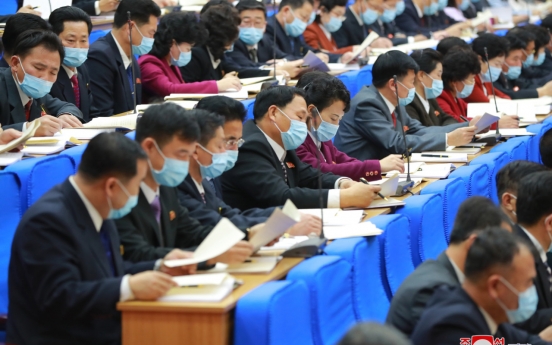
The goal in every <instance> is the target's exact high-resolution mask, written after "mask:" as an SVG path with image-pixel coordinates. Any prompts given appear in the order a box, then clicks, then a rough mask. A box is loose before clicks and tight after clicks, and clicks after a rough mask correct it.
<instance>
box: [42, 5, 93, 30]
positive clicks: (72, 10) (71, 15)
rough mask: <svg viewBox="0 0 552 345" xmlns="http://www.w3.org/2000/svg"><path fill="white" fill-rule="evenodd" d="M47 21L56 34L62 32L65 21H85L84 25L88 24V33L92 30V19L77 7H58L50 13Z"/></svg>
mask: <svg viewBox="0 0 552 345" xmlns="http://www.w3.org/2000/svg"><path fill="white" fill-rule="evenodd" d="M48 22H49V23H50V25H51V26H52V31H53V32H54V33H55V34H56V35H59V34H60V33H62V32H63V30H64V23H65V22H85V23H86V26H88V35H90V33H91V32H92V21H91V20H90V16H89V15H88V14H87V13H86V12H84V11H83V10H81V9H80V8H78V7H73V6H63V7H60V8H58V9H56V10H54V11H53V12H52V13H50V17H49V18H48Z"/></svg>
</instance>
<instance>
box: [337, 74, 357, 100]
mask: <svg viewBox="0 0 552 345" xmlns="http://www.w3.org/2000/svg"><path fill="white" fill-rule="evenodd" d="M358 73H359V72H358V71H349V72H345V73H342V74H340V75H338V76H337V78H338V79H339V80H341V81H342V82H343V84H345V87H346V88H347V90H349V92H350V93H351V98H352V97H354V96H355V95H356V94H357V92H358V87H357V77H358Z"/></svg>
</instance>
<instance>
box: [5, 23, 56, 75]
mask: <svg viewBox="0 0 552 345" xmlns="http://www.w3.org/2000/svg"><path fill="white" fill-rule="evenodd" d="M0 23H1V21H0ZM27 30H44V31H48V30H50V25H48V22H47V21H45V20H44V19H42V18H40V16H37V15H34V14H30V13H16V14H14V15H12V16H10V17H9V19H8V20H7V22H6V26H5V27H4V34H3V35H2V44H3V45H4V55H3V56H2V58H0V67H10V61H11V57H12V55H13V50H14V49H15V44H16V42H17V36H19V35H20V34H21V33H22V32H24V31H27Z"/></svg>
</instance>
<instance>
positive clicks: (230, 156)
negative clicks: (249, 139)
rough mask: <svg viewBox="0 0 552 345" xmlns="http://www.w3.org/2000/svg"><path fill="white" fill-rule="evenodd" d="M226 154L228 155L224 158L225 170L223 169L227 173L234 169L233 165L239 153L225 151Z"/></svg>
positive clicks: (236, 151)
mask: <svg viewBox="0 0 552 345" xmlns="http://www.w3.org/2000/svg"><path fill="white" fill-rule="evenodd" d="M226 153H227V154H228V155H227V156H226V158H227V160H226V168H225V169H224V171H228V170H230V169H232V168H233V167H234V165H235V164H236V161H237V160H238V153H239V151H238V150H228V151H226Z"/></svg>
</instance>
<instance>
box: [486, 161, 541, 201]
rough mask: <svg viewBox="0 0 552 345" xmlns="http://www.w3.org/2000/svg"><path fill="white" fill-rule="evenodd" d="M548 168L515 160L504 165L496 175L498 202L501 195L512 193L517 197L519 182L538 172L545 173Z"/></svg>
mask: <svg viewBox="0 0 552 345" xmlns="http://www.w3.org/2000/svg"><path fill="white" fill-rule="evenodd" d="M547 170H548V168H547V167H545V166H544V165H541V164H537V163H535V162H530V161H522V160H517V161H513V162H510V163H508V164H506V165H505V166H504V167H503V168H502V169H500V171H499V172H498V173H497V174H496V190H497V193H498V200H500V199H501V198H502V194H504V193H506V192H512V193H513V194H514V195H516V196H517V194H518V186H519V183H520V182H521V180H523V179H524V178H526V177H527V176H529V175H530V174H531V173H535V172H539V171H547Z"/></svg>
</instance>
